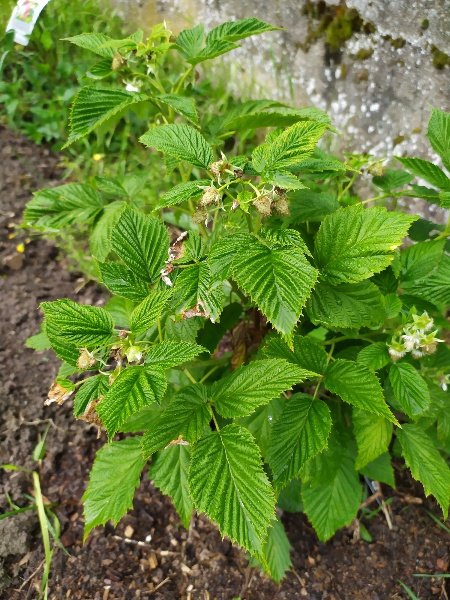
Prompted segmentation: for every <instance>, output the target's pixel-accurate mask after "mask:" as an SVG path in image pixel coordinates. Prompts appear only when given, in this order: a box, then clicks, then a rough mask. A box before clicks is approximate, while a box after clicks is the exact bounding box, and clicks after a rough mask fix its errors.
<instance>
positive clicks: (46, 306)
mask: <svg viewBox="0 0 450 600" xmlns="http://www.w3.org/2000/svg"><path fill="white" fill-rule="evenodd" d="M41 309H42V310H43V311H44V314H45V321H46V323H47V326H49V325H50V326H51V327H52V328H54V329H55V330H56V331H57V332H58V335H59V336H60V337H62V338H64V340H66V341H67V342H68V343H69V344H72V345H74V346H75V347H77V348H88V349H91V348H98V347H99V346H104V345H105V344H107V343H108V342H109V341H110V340H111V338H112V335H113V327H114V323H113V320H112V318H111V315H110V314H109V313H108V312H107V311H106V310H105V309H104V308H100V307H97V306H86V305H82V304H78V303H77V302H74V301H73V300H69V299H67V298H62V299H60V300H55V301H53V302H43V303H42V304H41ZM50 342H51V340H50Z"/></svg>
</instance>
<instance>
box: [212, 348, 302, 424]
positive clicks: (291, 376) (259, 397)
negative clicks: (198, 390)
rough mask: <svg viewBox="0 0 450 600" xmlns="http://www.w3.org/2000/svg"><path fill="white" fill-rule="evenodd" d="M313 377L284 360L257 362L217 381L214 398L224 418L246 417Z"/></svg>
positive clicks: (213, 390) (214, 386)
mask: <svg viewBox="0 0 450 600" xmlns="http://www.w3.org/2000/svg"><path fill="white" fill-rule="evenodd" d="M309 375H310V373H309V371H305V370H304V369H300V368H299V367H297V366H296V365H293V364H291V363H288V362H287V361H285V360H282V359H276V358H272V359H267V360H255V361H253V362H251V363H250V364H249V365H246V366H244V367H240V368H239V369H238V370H237V371H235V372H234V373H232V374H231V375H227V376H226V377H222V378H221V379H220V380H219V381H217V382H215V383H214V384H213V385H212V387H211V391H210V398H211V400H212V401H213V402H214V405H215V407H216V409H217V411H218V413H219V414H221V415H222V416H223V417H233V418H234V417H245V416H247V415H250V414H251V413H252V412H253V411H254V410H255V409H256V408H257V407H258V406H261V405H262V404H267V403H268V402H270V400H272V398H276V397H277V396H279V395H280V394H281V393H282V392H285V391H286V390H289V389H291V388H292V386H293V385H294V384H296V383H299V382H300V381H303V380H304V379H306V378H308V376H309Z"/></svg>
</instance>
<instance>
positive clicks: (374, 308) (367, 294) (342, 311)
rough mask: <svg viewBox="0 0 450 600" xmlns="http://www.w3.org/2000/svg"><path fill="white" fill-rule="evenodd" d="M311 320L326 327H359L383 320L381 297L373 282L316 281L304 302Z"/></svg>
mask: <svg viewBox="0 0 450 600" xmlns="http://www.w3.org/2000/svg"><path fill="white" fill-rule="evenodd" d="M307 311H308V314H309V316H310V318H311V321H312V322H313V323H315V324H321V325H324V326H325V327H328V328H331V329H333V328H337V329H359V328H360V327H363V326H365V327H370V326H371V325H376V324H380V323H382V322H383V320H384V318H383V317H384V311H383V304H382V297H381V294H380V291H379V289H378V288H377V286H376V285H375V284H374V283H371V282H369V281H361V282H360V283H342V284H341V285H337V286H333V285H329V284H327V283H319V284H317V285H316V287H315V289H314V291H313V293H312V296H311V299H310V300H309V302H308V305H307Z"/></svg>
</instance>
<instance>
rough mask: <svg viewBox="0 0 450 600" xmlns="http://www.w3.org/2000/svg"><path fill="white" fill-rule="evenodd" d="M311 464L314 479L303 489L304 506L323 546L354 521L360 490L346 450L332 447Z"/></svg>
mask: <svg viewBox="0 0 450 600" xmlns="http://www.w3.org/2000/svg"><path fill="white" fill-rule="evenodd" d="M314 460H315V462H316V465H315V466H316V472H315V474H314V477H313V478H312V479H310V480H309V481H307V482H305V483H303V485H302V499H303V506H304V511H305V513H306V516H307V517H308V519H309V520H310V521H311V523H312V525H313V527H314V529H315V530H316V533H317V535H318V537H319V539H320V540H321V541H322V542H326V541H327V540H329V539H330V538H331V537H332V536H333V535H334V534H335V532H336V531H337V530H338V529H340V528H341V527H345V526H347V525H349V524H350V523H351V522H352V521H353V519H354V518H355V517H356V514H357V512H358V508H359V504H360V501H361V494H362V489H361V485H360V483H359V478H358V474H357V473H356V471H355V467H354V463H353V455H352V453H351V452H349V450H347V449H346V448H339V447H336V446H335V445H333V446H332V447H330V448H329V449H328V450H327V451H325V452H323V453H322V454H320V455H319V456H318V457H317V458H316V459H314Z"/></svg>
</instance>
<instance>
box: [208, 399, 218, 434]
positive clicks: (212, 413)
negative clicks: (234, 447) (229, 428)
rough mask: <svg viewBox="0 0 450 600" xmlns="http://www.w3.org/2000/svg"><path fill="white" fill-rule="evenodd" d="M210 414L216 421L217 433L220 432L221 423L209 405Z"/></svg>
mask: <svg viewBox="0 0 450 600" xmlns="http://www.w3.org/2000/svg"><path fill="white" fill-rule="evenodd" d="M209 414H210V415H211V418H212V420H213V421H214V425H215V426H216V431H220V427H219V423H218V422H217V419H216V415H215V414H214V410H213V407H212V406H211V405H209Z"/></svg>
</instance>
